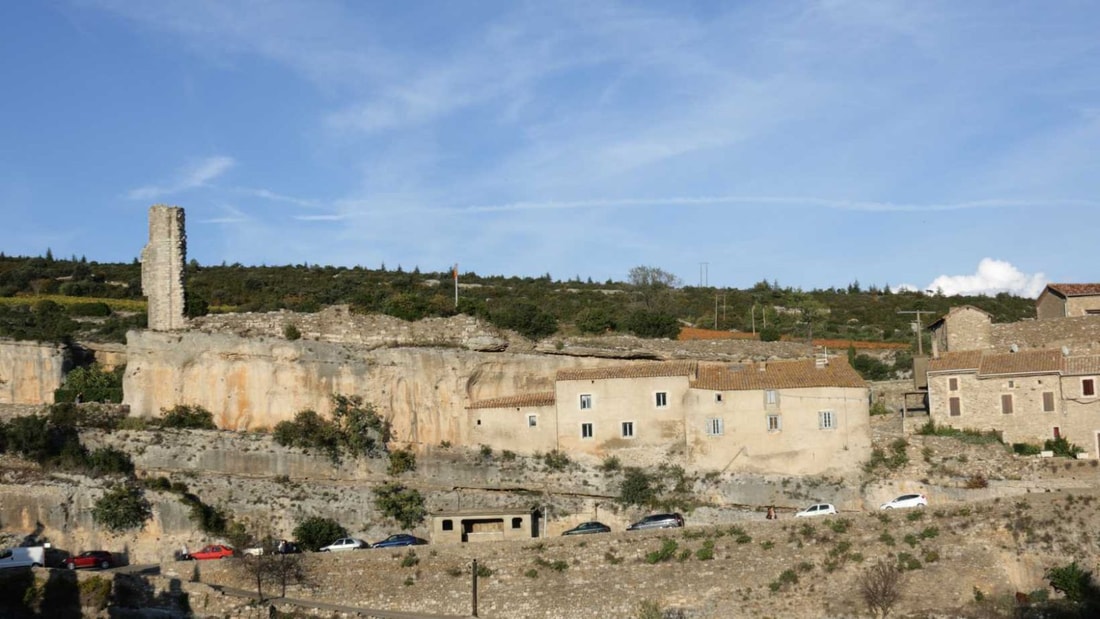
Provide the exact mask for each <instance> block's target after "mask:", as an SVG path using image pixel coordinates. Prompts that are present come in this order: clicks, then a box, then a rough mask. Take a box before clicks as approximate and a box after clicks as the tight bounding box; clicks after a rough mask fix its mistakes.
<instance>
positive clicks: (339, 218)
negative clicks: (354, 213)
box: [292, 215, 347, 221]
mask: <svg viewBox="0 0 1100 619" xmlns="http://www.w3.org/2000/svg"><path fill="white" fill-rule="evenodd" d="M292 218H293V219H295V220H297V221H343V220H345V219H347V215H294V216H293V217H292Z"/></svg>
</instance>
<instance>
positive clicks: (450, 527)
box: [443, 520, 455, 531]
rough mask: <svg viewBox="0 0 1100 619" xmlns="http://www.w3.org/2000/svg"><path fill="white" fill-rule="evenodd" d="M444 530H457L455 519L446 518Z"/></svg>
mask: <svg viewBox="0 0 1100 619" xmlns="http://www.w3.org/2000/svg"><path fill="white" fill-rule="evenodd" d="M443 530H444V531H454V530H455V523H454V521H453V520H444V521H443Z"/></svg>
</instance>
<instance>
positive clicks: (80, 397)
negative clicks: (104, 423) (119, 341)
mask: <svg viewBox="0 0 1100 619" xmlns="http://www.w3.org/2000/svg"><path fill="white" fill-rule="evenodd" d="M125 372H126V366H124V365H122V366H119V367H117V368H115V369H113V370H111V371H109V372H108V371H106V370H104V369H103V368H101V367H100V366H99V364H97V363H93V364H92V365H90V366H87V367H81V368H76V369H74V370H73V371H71V372H69V373H68V374H66V375H65V384H64V385H63V386H62V387H61V388H60V389H57V390H56V391H54V401H55V402H113V403H118V402H122V375H123V374H124V373H125Z"/></svg>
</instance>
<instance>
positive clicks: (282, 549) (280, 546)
mask: <svg viewBox="0 0 1100 619" xmlns="http://www.w3.org/2000/svg"><path fill="white" fill-rule="evenodd" d="M241 552H242V553H243V554H246V555H252V556H254V557H258V556H261V555H262V554H264V547H263V546H253V547H251V548H245V549H244V550H242V551H241ZM299 552H302V549H301V548H299V547H298V544H296V543H294V542H288V541H286V540H285V539H281V540H279V541H278V543H276V544H275V545H274V547H272V548H271V553H272V554H277V555H290V554H297V553H299Z"/></svg>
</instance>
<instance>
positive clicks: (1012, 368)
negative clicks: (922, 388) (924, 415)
mask: <svg viewBox="0 0 1100 619" xmlns="http://www.w3.org/2000/svg"><path fill="white" fill-rule="evenodd" d="M1098 378H1100V355H1079V356H1069V355H1065V354H1063V353H1062V351H1058V350H1020V351H1017V352H994V351H990V350H967V351H958V352H949V353H945V354H943V355H940V356H939V357H938V358H934V359H932V360H931V361H930V362H929V368H928V394H929V414H930V416H931V420H932V421H933V422H935V423H936V424H940V425H945V426H951V427H955V428H960V429H963V428H965V429H975V430H981V431H989V430H995V431H998V432H1000V433H1001V435H1002V437H1003V439H1004V441H1005V442H1006V443H1033V444H1042V443H1043V442H1044V441H1045V440H1047V439H1056V438H1066V439H1067V440H1069V441H1070V442H1071V443H1074V444H1077V445H1078V446H1079V447H1081V448H1082V449H1084V450H1085V452H1086V453H1088V454H1089V457H1092V458H1096V457H1100V398H1098V397H1097V387H1098V385H1097V379H1098Z"/></svg>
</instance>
